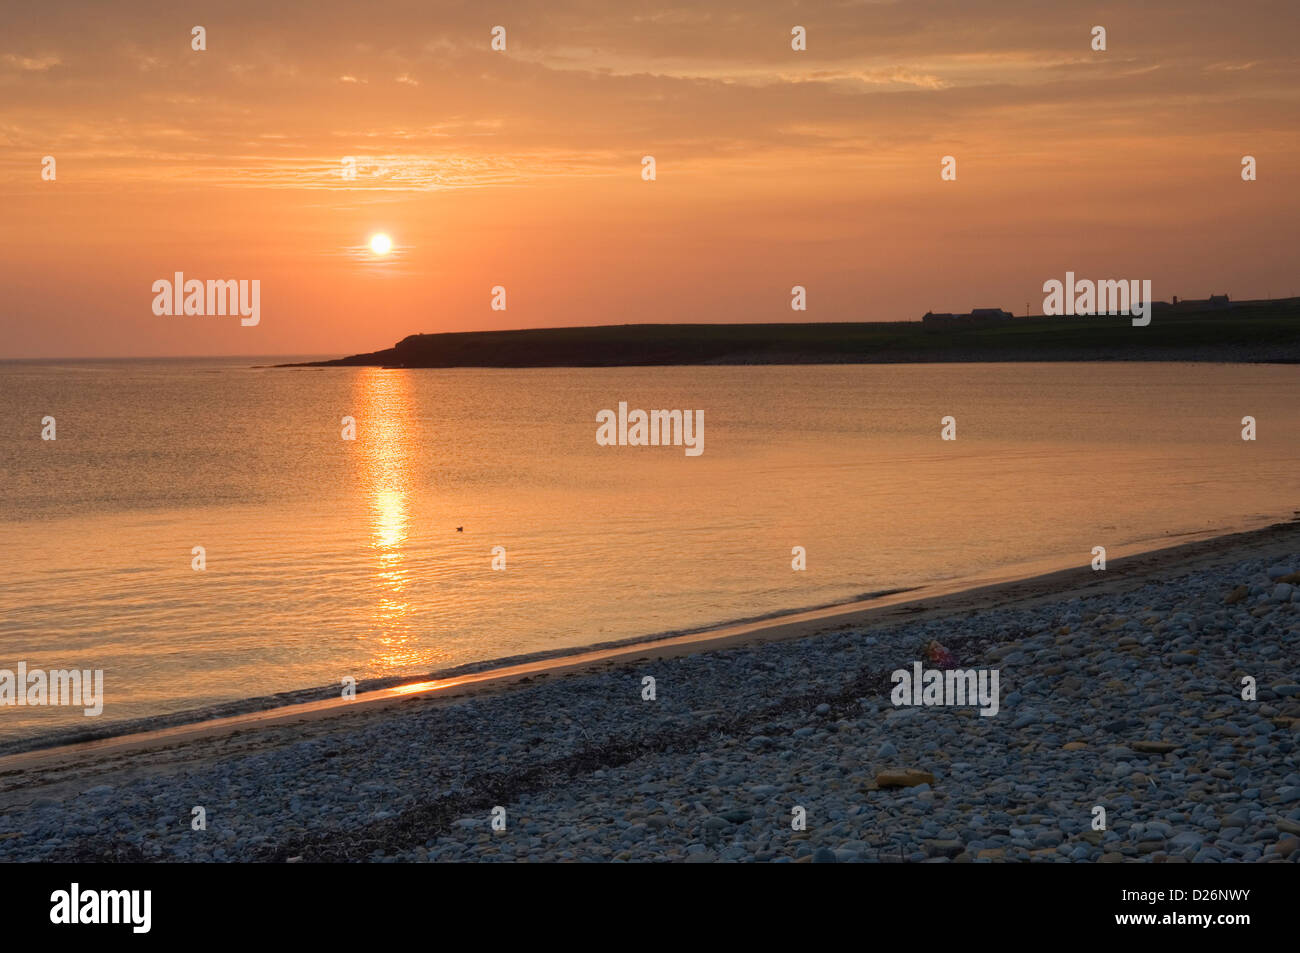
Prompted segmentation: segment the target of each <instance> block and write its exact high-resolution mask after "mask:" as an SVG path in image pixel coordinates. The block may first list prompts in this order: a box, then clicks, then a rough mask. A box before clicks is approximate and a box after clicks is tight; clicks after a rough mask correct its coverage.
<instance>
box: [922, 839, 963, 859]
mask: <svg viewBox="0 0 1300 953" xmlns="http://www.w3.org/2000/svg"><path fill="white" fill-rule="evenodd" d="M921 846H923V847H924V848H925V851H926V853H927V854H929V855H930V856H931V857H956V856H957V855H958V854H960V853H961V852H962V850H963V849H964V847H965V845H963V844H962V842H961V841H959V840H928V841H923V842H922V844H921Z"/></svg>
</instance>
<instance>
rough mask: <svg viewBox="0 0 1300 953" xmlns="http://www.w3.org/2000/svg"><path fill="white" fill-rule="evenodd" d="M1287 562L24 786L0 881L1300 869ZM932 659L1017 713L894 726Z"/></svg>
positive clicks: (168, 753) (1299, 606)
mask: <svg viewBox="0 0 1300 953" xmlns="http://www.w3.org/2000/svg"><path fill="white" fill-rule="evenodd" d="M1292 542H1293V543H1294V540H1292ZM1289 552H1290V554H1291V555H1289V556H1285V557H1277V556H1270V557H1269V558H1260V557H1259V555H1258V554H1253V555H1252V556H1251V558H1248V559H1245V558H1242V556H1243V554H1242V553H1241V552H1234V551H1233V550H1231V549H1230V550H1228V551H1226V552H1225V553H1223V555H1222V558H1221V559H1219V560H1218V561H1217V563H1216V564H1215V565H1212V566H1200V567H1198V568H1194V569H1191V570H1189V571H1186V572H1182V573H1179V572H1176V571H1175V572H1166V573H1164V574H1161V575H1153V576H1152V577H1151V578H1150V579H1147V580H1145V581H1144V582H1143V583H1142V584H1141V585H1136V586H1135V587H1133V588H1130V589H1129V591H1126V592H1113V591H1107V592H1097V593H1092V594H1087V593H1085V594H1083V595H1079V594H1077V593H1074V592H1071V591H1068V590H1067V591H1063V592H1061V593H1060V594H1059V595H1058V596H1057V597H1055V598H1052V599H1048V600H1046V601H1044V600H1042V599H1041V598H1040V599H1036V600H1032V601H1031V602H1030V603H1029V604H1008V605H1004V606H1001V607H991V608H984V609H979V610H971V611H968V612H964V613H961V614H958V615H948V616H946V617H941V618H928V619H924V618H918V619H916V620H915V621H901V622H900V621H890V622H888V623H886V624H881V625H863V624H852V625H845V626H841V627H840V628H838V629H834V630H832V631H828V632H823V633H821V634H818V635H814V636H811V637H806V638H801V639H798V640H791V641H784V642H771V643H767V644H761V645H756V646H743V647H735V648H726V649H723V650H718V651H708V652H703V653H700V654H694V655H684V656H681V657H669V658H656V657H652V656H650V655H647V656H646V657H645V658H643V659H639V660H635V661H633V662H631V663H619V664H612V663H611V664H609V665H608V666H606V667H605V668H604V669H603V670H601V671H593V672H583V673H577V674H567V675H561V676H544V675H543V676H539V677H536V678H533V679H531V680H528V681H527V683H526V684H521V685H518V686H516V687H512V688H510V689H509V690H506V691H501V692H497V693H487V694H483V695H478V696H469V697H466V698H458V699H454V700H447V701H444V702H442V703H438V702H435V701H433V700H426V701H419V702H416V701H415V700H413V701H412V703H411V704H410V706H409V707H407V706H402V707H395V708H393V709H391V710H389V711H386V712H384V713H382V717H378V716H377V717H372V718H366V719H357V720H351V719H349V718H347V717H342V718H336V719H332V720H331V721H330V722H329V723H328V724H318V725H313V726H303V725H281V726H277V727H275V728H268V729H264V730H262V731H260V732H257V731H250V732H243V733H239V734H234V735H232V736H230V737H228V738H219V739H204V740H201V741H194V742H190V743H188V744H180V745H176V746H174V747H173V748H169V749H164V750H162V751H158V752H154V753H152V754H151V755H150V756H149V757H142V756H140V755H135V756H132V755H129V754H122V755H118V756H116V757H112V758H101V759H100V760H99V761H97V762H96V761H94V759H91V761H89V762H88V763H87V764H85V765H82V766H80V767H68V766H66V765H65V766H58V767H45V768H26V769H21V770H9V771H4V770H0V860H4V861H35V860H61V861H116V860H145V861H154V860H157V861H272V862H277V861H278V862H283V861H288V862H313V861H382V862H405V861H518V860H532V861H578V862H584V861H683V862H709V861H775V862H853V861H862V862H898V861H910V862H949V861H955V862H977V863H978V862H995V861H1056V862H1069V861H1084V862H1087V861H1092V862H1097V861H1100V862H1121V861H1147V862H1157V863H1159V862H1187V861H1195V862H1224V861H1248V862H1253V861H1290V862H1298V861H1300V766H1298V764H1297V761H1298V755H1297V746H1296V743H1297V740H1300V739H1298V736H1297V730H1298V729H1300V684H1297V665H1296V661H1295V660H1296V655H1297V650H1298V649H1300V575H1297V571H1298V570H1300V547H1294V546H1293V547H1292V548H1291V549H1290V550H1289ZM1110 571H1115V570H1108V572H1110ZM931 640H937V641H938V642H939V643H941V644H942V646H943V648H944V649H945V650H946V652H947V653H948V654H949V655H950V656H951V664H953V665H956V666H957V667H959V668H963V669H969V668H976V667H981V668H996V669H998V670H999V672H1000V675H1001V693H1000V695H1001V697H1000V707H999V711H998V714H997V715H995V716H993V717H981V716H980V715H979V714H978V712H977V710H976V708H974V707H972V706H956V707H895V706H894V705H893V704H891V700H890V690H891V680H890V673H891V672H892V671H893V670H895V669H899V668H909V667H910V666H911V665H912V663H913V662H914V661H917V660H921V659H923V657H924V656H923V654H922V653H923V652H924V650H925V646H927V644H928V643H930V642H931ZM646 676H651V677H653V678H654V680H655V694H656V697H655V699H654V700H653V701H650V700H645V699H644V698H643V691H644V683H643V679H644V678H645V677H646ZM1247 676H1249V677H1251V678H1253V679H1254V680H1255V683H1256V685H1257V696H1256V699H1255V700H1253V701H1247V700H1243V699H1242V697H1241V696H1242V679H1243V678H1245V677H1247ZM498 806H500V807H503V808H504V809H505V830H504V831H493V829H492V826H491V820H492V811H493V808H495V807H498ZM195 807H202V808H203V809H204V811H205V813H206V830H193V829H192V825H191V819H192V816H193V809H194V808H195ZM1097 807H1101V808H1104V810H1105V815H1106V828H1105V829H1104V830H1096V829H1094V817H1095V816H1096V812H1095V808H1097ZM797 808H802V809H803V811H804V812H805V813H806V818H807V825H806V829H805V830H795V829H792V823H791V821H792V817H793V816H794V814H793V813H792V812H794V811H795V810H796V809H797Z"/></svg>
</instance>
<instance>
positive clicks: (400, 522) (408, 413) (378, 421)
mask: <svg viewBox="0 0 1300 953" xmlns="http://www.w3.org/2000/svg"><path fill="white" fill-rule="evenodd" d="M354 396H355V398H356V406H357V410H358V413H357V415H356V416H357V422H358V434H357V451H358V453H357V458H358V459H359V461H360V465H361V469H360V483H361V488H362V492H363V493H364V494H365V495H366V497H367V500H368V503H369V508H370V547H371V549H372V550H373V552H374V555H375V569H374V582H375V588H376V590H377V591H376V598H375V605H374V610H373V612H372V615H371V620H372V622H373V636H372V637H373V640H374V646H373V649H372V653H373V654H372V657H371V659H370V665H371V666H372V668H373V669H374V670H375V671H377V672H385V671H398V670H405V669H409V668H410V667H411V666H412V665H414V664H416V663H417V662H418V661H419V659H420V653H419V651H418V646H417V644H416V635H415V633H414V632H413V631H412V628H411V614H412V608H411V602H410V599H409V596H408V593H407V590H408V588H409V586H410V582H411V578H410V570H409V568H408V567H407V565H406V562H407V539H408V536H409V533H410V496H411V487H412V471H413V469H414V466H415V459H414V450H413V447H414V444H413V438H412V434H411V433H410V427H411V426H412V421H413V420H414V417H415V415H414V414H413V413H412V398H411V393H410V381H409V379H408V377H407V375H406V374H404V373H402V372H401V371H385V370H383V369H380V368H366V369H365V370H363V371H361V373H359V374H358V376H357V383H356V387H355V390H354Z"/></svg>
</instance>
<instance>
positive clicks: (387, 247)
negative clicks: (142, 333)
mask: <svg viewBox="0 0 1300 953" xmlns="http://www.w3.org/2000/svg"><path fill="white" fill-rule="evenodd" d="M370 250H371V251H372V252H374V253H375V254H376V255H387V254H388V253H389V252H390V251H392V250H393V240H392V239H391V238H389V237H388V236H387V235H385V234H384V233H383V232H379V233H377V234H375V235H371V236H370Z"/></svg>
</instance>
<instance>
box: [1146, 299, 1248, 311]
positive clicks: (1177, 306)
mask: <svg viewBox="0 0 1300 953" xmlns="http://www.w3.org/2000/svg"><path fill="white" fill-rule="evenodd" d="M1151 307H1152V308H1153V309H1154V310H1156V311H1223V310H1224V309H1226V308H1231V307H1232V302H1231V301H1229V300H1228V296H1227V295H1210V296H1209V297H1208V298H1199V299H1196V300H1189V299H1186V298H1184V299H1183V300H1182V301H1179V300H1178V295H1174V300H1173V302H1172V303H1170V302H1168V301H1153V302H1152V303H1151Z"/></svg>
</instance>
